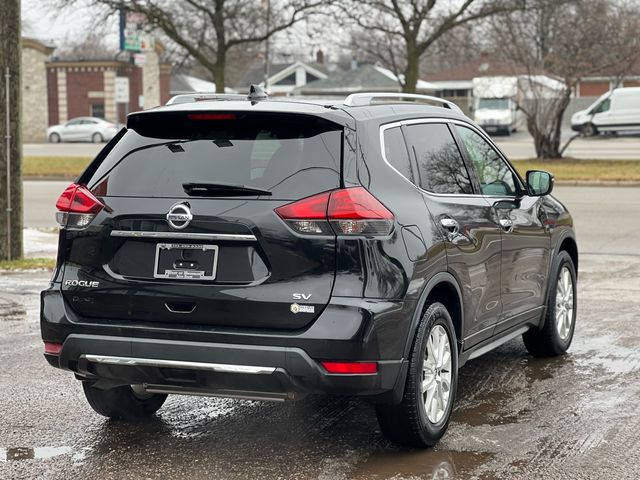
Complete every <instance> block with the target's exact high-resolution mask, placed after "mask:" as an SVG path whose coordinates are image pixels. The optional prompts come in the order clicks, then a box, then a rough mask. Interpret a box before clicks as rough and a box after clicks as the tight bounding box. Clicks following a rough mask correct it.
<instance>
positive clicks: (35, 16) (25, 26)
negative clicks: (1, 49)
mask: <svg viewBox="0 0 640 480" xmlns="http://www.w3.org/2000/svg"><path fill="white" fill-rule="evenodd" d="M54 3H55V2H54V1H52V0H22V31H23V34H24V35H26V36H32V37H36V38H38V39H40V40H45V41H49V42H52V43H53V44H54V45H62V44H64V43H66V42H67V41H69V40H71V41H72V40H73V38H74V36H80V37H84V36H85V35H86V34H87V31H88V30H89V29H90V28H91V27H92V24H93V23H92V22H93V21H94V20H95V18H96V11H95V10H92V9H89V8H86V7H85V8H76V9H65V10H64V11H60V10H59V9H57V8H55V6H54ZM105 27H107V28H105V31H109V30H111V31H112V32H113V33H111V34H107V35H106V39H107V41H108V43H109V44H113V46H114V47H115V46H116V45H117V42H118V32H117V28H118V22H117V19H116V18H115V16H112V18H111V19H110V21H108V22H107V25H105Z"/></svg>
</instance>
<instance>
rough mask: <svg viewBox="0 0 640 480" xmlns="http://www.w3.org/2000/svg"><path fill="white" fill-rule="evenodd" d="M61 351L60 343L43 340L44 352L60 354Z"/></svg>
mask: <svg viewBox="0 0 640 480" xmlns="http://www.w3.org/2000/svg"><path fill="white" fill-rule="evenodd" d="M61 351H62V344H61V343H49V342H44V353H46V354H47V355H60V352H61Z"/></svg>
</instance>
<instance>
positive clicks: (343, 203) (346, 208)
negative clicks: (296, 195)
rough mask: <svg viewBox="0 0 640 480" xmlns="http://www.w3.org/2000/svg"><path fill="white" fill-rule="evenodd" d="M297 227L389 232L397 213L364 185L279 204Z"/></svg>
mask: <svg viewBox="0 0 640 480" xmlns="http://www.w3.org/2000/svg"><path fill="white" fill-rule="evenodd" d="M275 211H276V213H277V214H278V215H279V216H280V218H282V219H283V220H284V221H285V222H286V223H287V225H289V227H291V228H292V229H293V230H294V231H296V232H298V233H302V234H307V235H308V234H311V235H327V234H330V233H331V232H332V230H333V231H334V232H335V233H337V234H338V235H365V236H372V235H388V234H389V233H391V230H392V229H393V220H394V217H393V214H392V213H391V212H390V211H389V210H388V209H387V208H386V207H385V206H384V205H382V203H380V202H379V201H378V199H376V198H375V197H374V196H373V195H371V193H369V192H368V191H367V190H366V189H365V188H363V187H352V188H342V189H340V190H333V191H331V192H324V193H319V194H318V195H314V196H312V197H307V198H303V199H302V200H298V201H297V202H293V203H290V204H288V205H283V206H282V207H279V208H276V210H275Z"/></svg>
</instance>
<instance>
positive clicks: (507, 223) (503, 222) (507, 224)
mask: <svg viewBox="0 0 640 480" xmlns="http://www.w3.org/2000/svg"><path fill="white" fill-rule="evenodd" d="M500 226H501V227H502V229H503V230H505V231H507V232H511V231H512V230H513V221H512V220H511V219H509V218H501V219H500Z"/></svg>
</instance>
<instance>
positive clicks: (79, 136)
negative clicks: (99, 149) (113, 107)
mask: <svg viewBox="0 0 640 480" xmlns="http://www.w3.org/2000/svg"><path fill="white" fill-rule="evenodd" d="M116 133H118V126H117V125H115V124H113V123H111V122H107V121H106V120H104V119H102V118H97V117H77V118H72V119H71V120H69V121H68V122H66V123H64V124H62V125H53V126H51V127H49V128H48V129H47V138H48V139H49V141H50V142H51V143H59V142H93V143H101V142H108V141H109V140H111V139H112V138H113V137H114V136H115V134H116Z"/></svg>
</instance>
